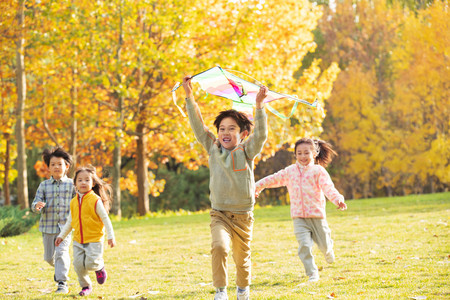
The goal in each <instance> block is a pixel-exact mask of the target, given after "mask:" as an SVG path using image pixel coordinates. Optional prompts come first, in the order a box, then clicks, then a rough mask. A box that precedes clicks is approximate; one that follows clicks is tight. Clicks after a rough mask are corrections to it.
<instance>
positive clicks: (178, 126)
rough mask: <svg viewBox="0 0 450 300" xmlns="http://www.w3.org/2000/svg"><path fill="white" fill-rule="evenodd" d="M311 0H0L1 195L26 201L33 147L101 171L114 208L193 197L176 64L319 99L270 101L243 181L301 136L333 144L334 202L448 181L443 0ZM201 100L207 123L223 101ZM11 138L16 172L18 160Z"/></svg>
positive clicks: (41, 169) (194, 156)
mask: <svg viewBox="0 0 450 300" xmlns="http://www.w3.org/2000/svg"><path fill="white" fill-rule="evenodd" d="M319 4H320V5H318V3H315V2H308V1H306V0H304V1H302V0H300V1H299V0H285V1H283V2H280V1H275V0H271V1H265V2H261V1H256V0H253V1H212V0H211V1H196V0H189V1H178V0H170V1H144V0H142V1H127V0H120V1H117V2H115V3H105V2H102V1H100V2H99V1H97V2H93V1H87V0H80V1H77V2H73V3H65V2H55V1H50V0H45V1H24V0H15V1H13V0H11V1H4V2H2V3H1V4H0V11H1V22H0V31H1V35H0V36H1V37H0V42H1V44H0V47H1V48H0V65H1V68H0V89H1V92H0V97H1V100H0V125H1V133H0V134H1V139H0V183H1V184H2V188H1V192H2V196H3V198H5V200H6V203H8V199H9V196H8V195H9V194H12V195H13V196H14V197H16V198H17V201H18V203H19V204H20V205H21V206H22V207H27V206H28V204H29V202H30V201H31V200H32V198H33V196H34V193H35V189H36V188H37V183H38V182H39V181H40V180H42V178H43V177H45V176H46V175H48V174H47V171H46V168H45V165H44V164H43V163H42V161H41V160H40V157H39V153H40V152H41V151H42V149H43V148H45V147H49V146H54V145H61V146H63V147H65V148H66V149H68V150H69V151H70V153H71V154H72V155H73V156H74V158H75V161H76V165H77V166H79V165H82V164H85V163H91V164H93V165H95V166H97V167H98V169H99V171H100V172H101V173H102V174H103V176H105V177H108V178H109V180H110V181H111V183H112V185H113V187H114V191H115V192H114V193H115V194H114V198H115V199H116V201H115V203H116V205H115V206H114V207H113V211H114V212H115V213H116V214H121V207H122V208H123V209H124V213H125V214H126V215H130V214H133V213H135V212H137V213H139V214H141V215H142V214H145V213H146V212H148V211H149V210H150V209H151V210H164V209H178V208H183V209H190V210H197V209H204V208H206V207H207V206H208V183H207V179H208V171H207V169H206V168H204V167H202V166H204V165H206V163H207V157H206V153H205V152H204V151H203V149H202V148H201V147H200V146H199V144H198V143H196V142H195V140H194V137H193V134H192V132H191V131H190V130H189V125H188V123H187V120H186V119H184V118H182V117H181V115H180V114H179V112H178V111H177V109H176V107H175V106H174V105H172V104H171V101H172V99H171V95H170V93H169V91H170V89H171V87H172V86H173V85H174V83H175V82H177V81H179V80H180V79H181V77H182V76H183V75H184V74H189V73H190V74H194V73H196V72H199V71H202V70H204V69H206V68H208V67H211V66H213V65H216V64H219V65H221V66H223V67H226V68H230V69H235V70H239V71H242V72H244V73H247V74H249V75H251V76H252V77H255V78H258V79H259V80H260V81H263V82H264V83H265V84H267V85H268V86H269V87H270V88H273V89H275V90H278V91H281V92H285V93H289V94H296V95H298V96H299V97H301V98H305V99H306V100H308V101H313V100H314V99H315V98H317V99H318V100H319V103H320V104H321V106H322V107H323V108H324V114H322V112H321V111H320V110H308V109H305V108H304V107H300V108H299V109H297V111H296V113H295V114H294V116H293V117H292V118H291V119H290V120H286V121H285V120H282V119H280V118H278V117H275V116H273V115H271V114H270V113H269V115H270V116H269V124H270V126H269V127H270V129H269V131H270V132H269V139H268V142H267V144H266V145H265V149H264V151H263V154H262V157H261V158H262V161H261V162H260V163H259V165H258V166H257V169H256V172H255V174H256V178H261V177H262V176H264V175H266V174H269V173H272V172H275V171H277V170H279V169H281V168H282V167H284V166H286V165H288V164H289V163H292V161H293V157H292V149H290V145H292V144H293V143H294V142H295V140H296V139H298V138H299V137H302V136H314V137H320V138H323V139H325V140H328V141H330V142H331V143H332V144H333V145H334V147H335V148H336V150H337V152H338V153H339V156H338V157H337V158H336V159H335V161H334V162H333V163H332V164H331V166H330V172H331V174H332V176H333V179H334V181H335V183H336V185H337V186H338V188H339V189H340V190H341V191H342V192H343V193H344V194H345V196H346V198H360V197H371V196H379V195H396V194H410V193H422V192H435V191H442V190H446V189H448V184H449V182H450V141H449V136H448V135H449V126H450V125H449V117H448V116H449V115H450V113H449V111H448V107H450V103H449V102H450V100H449V79H448V78H450V74H449V72H450V69H449V65H450V64H449V57H448V53H449V49H450V45H449V44H450V37H449V35H450V30H449V24H448V21H447V19H448V15H449V12H448V9H449V7H448V1H436V2H427V1H425V2H423V1H420V2H414V1H387V2H386V1H378V0H377V1H369V0H361V1H358V2H354V1H350V0H343V1H338V2H333V3H331V2H330V3H322V2H321V3H319ZM22 63H24V66H25V68H21V65H22ZM21 78H24V79H25V80H22V79H21ZM198 97H199V99H200V104H201V106H202V110H203V112H204V117H205V121H206V123H207V124H212V120H213V118H214V116H215V114H216V113H217V112H218V111H219V110H220V109H223V108H227V107H229V106H230V103H229V102H225V101H223V100H222V99H217V98H215V97H211V96H207V97H204V94H202V93H201V92H198ZM179 98H180V99H179V101H180V102H181V101H182V100H181V98H182V97H181V96H180V97H179ZM288 104H290V103H288ZM275 105H276V106H277V109H279V110H281V111H282V112H285V113H287V112H288V111H289V109H290V107H288V106H285V104H284V103H278V104H275ZM22 122H23V124H24V125H25V126H24V129H23V134H21V130H20V126H19V125H20V124H22ZM23 146H25V149H26V153H27V160H26V168H25V170H26V171H27V172H24V171H23V167H22V166H20V164H21V162H22V160H21V158H24V155H23V154H22V150H21V149H22V148H23ZM290 151H291V152H290ZM274 155H275V157H272V156H274ZM271 157H272V158H271ZM196 170H197V171H196ZM5 179H6V180H5ZM11 183H12V184H11ZM24 185H25V188H24V187H23V186H24ZM26 186H28V190H29V193H28V195H29V197H28V196H27V193H24V191H23V190H24V189H25V190H27V187H26ZM10 187H11V189H12V190H11V191H10ZM265 193H266V195H267V196H268V197H261V200H260V201H261V203H262V204H268V203H273V204H278V203H286V202H287V201H288V198H287V197H286V193H285V191H284V190H272V191H266V192H265ZM121 199H122V200H123V203H122V205H121Z"/></svg>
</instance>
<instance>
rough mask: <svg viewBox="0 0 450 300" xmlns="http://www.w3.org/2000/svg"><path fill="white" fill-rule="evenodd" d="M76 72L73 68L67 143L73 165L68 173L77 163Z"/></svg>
mask: <svg viewBox="0 0 450 300" xmlns="http://www.w3.org/2000/svg"><path fill="white" fill-rule="evenodd" d="M76 74H77V70H76V69H75V70H74V72H73V76H74V82H73V86H72V107H71V111H70V118H71V119H72V126H71V128H70V145H69V151H70V154H71V155H72V160H73V167H72V168H71V170H70V174H71V175H72V174H73V173H74V170H75V168H76V165H77V130H78V128H77V127H78V122H77V117H76V112H77V102H78V88H77V85H76V82H75V80H76V79H75V76H76Z"/></svg>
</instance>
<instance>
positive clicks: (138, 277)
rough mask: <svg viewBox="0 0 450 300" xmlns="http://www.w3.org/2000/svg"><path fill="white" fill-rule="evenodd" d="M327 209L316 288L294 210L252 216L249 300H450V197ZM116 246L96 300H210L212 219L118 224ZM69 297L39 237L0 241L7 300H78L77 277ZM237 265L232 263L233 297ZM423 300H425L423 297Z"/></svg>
mask: <svg viewBox="0 0 450 300" xmlns="http://www.w3.org/2000/svg"><path fill="white" fill-rule="evenodd" d="M347 204H348V210H347V211H344V212H342V211H337V210H336V209H335V207H334V206H333V205H332V204H330V203H328V206H327V214H328V223H329V225H330V228H331V231H332V235H333V239H334V242H335V253H336V262H335V263H334V264H332V265H327V264H326V262H325V260H324V257H323V256H322V255H321V253H320V251H319V250H318V249H317V247H315V248H314V253H315V255H316V263H317V264H318V266H319V267H320V269H321V272H320V276H321V279H320V281H319V282H317V283H314V284H307V277H306V276H305V275H304V269H303V265H302V264H301V262H300V259H299V258H298V256H297V246H298V245H297V242H296V240H295V237H294V234H293V228H292V220H291V219H290V216H289V207H288V206H281V207H272V208H270V207H268V208H258V209H256V210H255V219H256V221H255V225H254V234H253V243H252V265H253V267H252V278H253V279H252V281H253V283H252V286H251V298H252V299H333V298H336V299H449V298H450V285H449V284H450V276H449V275H450V274H449V273H450V272H449V270H450V263H449V262H450V244H449V243H450V237H449V227H448V222H449V221H450V220H449V218H450V193H440V194H432V195H418V196H408V197H397V198H378V199H367V200H354V201H348V202H347ZM113 226H114V229H115V233H116V238H117V246H116V247H115V248H112V249H111V248H107V249H106V250H105V255H104V258H105V263H106V268H107V271H108V275H109V278H108V281H107V282H106V283H105V284H104V285H102V286H100V285H98V284H97V283H96V282H95V274H94V272H92V276H91V278H92V279H93V281H94V285H93V293H92V294H91V296H89V297H87V298H90V299H131V298H136V299H141V298H144V299H145V298H148V299H213V297H214V289H213V287H212V285H211V281H212V279H211V269H210V260H211V256H210V233H209V214H207V213H202V214H193V215H183V216H165V217H153V218H147V219H132V220H128V221H121V222H113ZM70 277H71V281H70V283H69V288H70V293H69V294H68V295H65V296H58V297H55V296H54V294H53V293H52V292H53V291H54V290H55V289H56V284H55V283H54V282H53V280H52V278H53V269H52V268H51V267H50V266H49V265H47V264H46V263H45V262H44V261H43V246H42V238H41V235H40V233H39V232H38V230H37V229H36V228H33V229H32V230H31V231H30V232H29V233H27V234H24V235H21V236H16V237H10V238H0V298H1V299H5V298H6V299H8V298H9V299H53V298H57V299H73V298H81V297H79V296H77V294H78V292H79V290H80V288H79V285H78V281H77V277H76V274H75V272H74V271H73V267H71V270H70ZM235 292H236V289H235V267H234V263H233V262H232V259H231V260H230V264H229V289H228V294H229V296H230V299H235ZM425 297H426V298H425Z"/></svg>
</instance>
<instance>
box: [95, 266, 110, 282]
mask: <svg viewBox="0 0 450 300" xmlns="http://www.w3.org/2000/svg"><path fill="white" fill-rule="evenodd" d="M95 275H97V282H98V284H104V283H105V281H106V278H107V277H108V275H107V274H106V270H105V267H103V268H101V269H100V270H98V271H95Z"/></svg>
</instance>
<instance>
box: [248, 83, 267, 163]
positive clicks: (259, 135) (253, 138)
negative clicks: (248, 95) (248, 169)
mask: <svg viewBox="0 0 450 300" xmlns="http://www.w3.org/2000/svg"><path fill="white" fill-rule="evenodd" d="M268 91H269V89H268V88H267V87H265V86H262V87H261V88H260V89H259V92H258V94H257V95H256V112H255V127H254V129H253V133H252V134H251V135H250V136H249V137H248V138H247V140H245V141H244V145H245V152H246V153H247V155H248V157H249V158H251V159H253V158H255V156H256V155H258V154H259V153H260V152H261V150H262V148H263V146H264V143H265V142H266V139H267V135H268V130H267V116H266V113H265V112H264V105H263V101H264V99H265V98H266V97H267V93H268Z"/></svg>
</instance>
